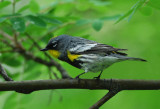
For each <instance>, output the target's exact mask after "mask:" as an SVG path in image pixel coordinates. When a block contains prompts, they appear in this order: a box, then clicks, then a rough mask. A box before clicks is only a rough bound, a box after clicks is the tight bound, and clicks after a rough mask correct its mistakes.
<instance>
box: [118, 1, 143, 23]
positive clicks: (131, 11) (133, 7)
mask: <svg viewBox="0 0 160 109" xmlns="http://www.w3.org/2000/svg"><path fill="white" fill-rule="evenodd" d="M144 2H145V0H139V1H138V2H137V3H136V4H134V5H133V6H132V8H131V9H130V10H129V11H128V12H127V13H125V14H124V15H122V16H121V17H119V19H118V20H117V21H116V22H115V24H117V23H119V22H120V21H121V20H123V19H125V18H126V17H128V16H129V18H128V21H130V20H131V18H132V16H133V15H134V13H135V12H136V11H137V10H138V9H139V8H140V7H141V6H142V5H143V3H144Z"/></svg>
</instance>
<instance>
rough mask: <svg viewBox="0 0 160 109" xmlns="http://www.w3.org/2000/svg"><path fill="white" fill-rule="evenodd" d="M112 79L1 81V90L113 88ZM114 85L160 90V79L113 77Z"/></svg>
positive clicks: (121, 88)
mask: <svg viewBox="0 0 160 109" xmlns="http://www.w3.org/2000/svg"><path fill="white" fill-rule="evenodd" d="M110 81H111V80H110V79H101V80H96V79H80V80H79V79H58V80H35V81H33V80H32V81H13V82H12V81H11V82H0V91H14V90H18V89H24V90H32V91H38V90H48V89H91V90H97V89H98V90H111V87H110ZM112 81H114V82H113V83H112V85H115V84H118V85H119V90H159V89H160V80H123V79H112Z"/></svg>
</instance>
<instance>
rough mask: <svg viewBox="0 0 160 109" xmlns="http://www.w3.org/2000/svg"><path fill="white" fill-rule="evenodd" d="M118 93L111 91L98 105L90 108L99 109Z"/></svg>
mask: <svg viewBox="0 0 160 109" xmlns="http://www.w3.org/2000/svg"><path fill="white" fill-rule="evenodd" d="M117 93H118V92H115V91H109V92H108V93H107V94H106V95H105V96H104V97H103V98H101V99H100V100H99V101H98V102H97V103H95V104H94V105H93V106H91V107H90V109H99V108H100V107H101V106H102V105H103V104H104V103H105V102H107V101H108V100H109V99H111V98H112V97H113V96H115V95H116V94H117Z"/></svg>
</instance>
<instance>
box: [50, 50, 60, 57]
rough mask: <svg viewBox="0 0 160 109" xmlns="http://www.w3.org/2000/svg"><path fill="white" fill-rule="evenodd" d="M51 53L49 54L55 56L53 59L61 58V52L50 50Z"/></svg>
mask: <svg viewBox="0 0 160 109" xmlns="http://www.w3.org/2000/svg"><path fill="white" fill-rule="evenodd" d="M48 51H49V53H50V54H51V55H52V56H53V57H55V58H59V56H60V54H61V53H60V52H59V51H57V50H48Z"/></svg>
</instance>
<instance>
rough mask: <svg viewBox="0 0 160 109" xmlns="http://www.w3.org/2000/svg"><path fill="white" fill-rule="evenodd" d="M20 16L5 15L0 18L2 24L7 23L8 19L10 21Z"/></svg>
mask: <svg viewBox="0 0 160 109" xmlns="http://www.w3.org/2000/svg"><path fill="white" fill-rule="evenodd" d="M19 16H20V14H11V15H3V16H1V17H0V23H1V22H3V21H5V20H6V19H10V18H13V17H19Z"/></svg>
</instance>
